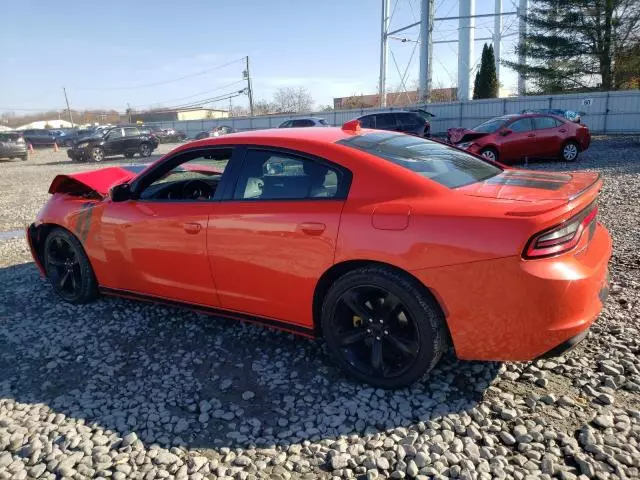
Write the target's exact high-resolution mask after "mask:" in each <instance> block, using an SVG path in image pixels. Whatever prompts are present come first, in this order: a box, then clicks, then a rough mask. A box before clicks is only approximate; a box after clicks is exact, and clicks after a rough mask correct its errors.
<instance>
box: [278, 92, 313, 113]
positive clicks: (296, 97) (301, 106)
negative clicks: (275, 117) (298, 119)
mask: <svg viewBox="0 0 640 480" xmlns="http://www.w3.org/2000/svg"><path fill="white" fill-rule="evenodd" d="M273 104H274V106H275V109H276V111H277V112H282V113H284V112H286V113H302V112H310V111H311V110H312V109H313V97H312V96H311V93H310V92H309V90H307V89H306V88H305V87H297V88H294V87H282V88H279V89H278V90H277V91H276V93H275V94H274V95H273Z"/></svg>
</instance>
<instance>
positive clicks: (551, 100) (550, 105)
mask: <svg viewBox="0 0 640 480" xmlns="http://www.w3.org/2000/svg"><path fill="white" fill-rule="evenodd" d="M552 107H553V97H549V110H551V108H552Z"/></svg>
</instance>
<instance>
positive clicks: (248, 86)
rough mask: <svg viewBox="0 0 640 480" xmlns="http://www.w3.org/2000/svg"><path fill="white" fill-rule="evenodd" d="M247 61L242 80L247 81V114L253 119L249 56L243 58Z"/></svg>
mask: <svg viewBox="0 0 640 480" xmlns="http://www.w3.org/2000/svg"><path fill="white" fill-rule="evenodd" d="M245 59H246V61H247V66H246V69H245V71H244V72H243V73H244V75H243V76H244V78H246V79H247V94H248V95H249V112H251V116H252V117H253V90H252V89H251V73H250V71H249V55H247V56H246V57H245Z"/></svg>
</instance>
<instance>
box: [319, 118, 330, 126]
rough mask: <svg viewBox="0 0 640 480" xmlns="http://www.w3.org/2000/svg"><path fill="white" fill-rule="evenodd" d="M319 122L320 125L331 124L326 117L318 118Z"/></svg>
mask: <svg viewBox="0 0 640 480" xmlns="http://www.w3.org/2000/svg"><path fill="white" fill-rule="evenodd" d="M318 123H319V124H320V125H325V126H327V127H328V126H329V124H328V123H327V121H326V120H325V119H324V118H321V119H320V120H318Z"/></svg>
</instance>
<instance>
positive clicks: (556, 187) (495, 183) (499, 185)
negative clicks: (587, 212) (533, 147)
mask: <svg viewBox="0 0 640 480" xmlns="http://www.w3.org/2000/svg"><path fill="white" fill-rule="evenodd" d="M599 179H600V175H599V174H598V173H593V172H566V173H558V172H541V171H533V170H515V169H508V170H504V171H503V172H502V173H501V174H500V175H496V176H495V177H491V178H489V179H487V180H484V181H482V182H477V183H472V184H470V185H465V186H464V187H460V188H458V189H457V190H458V191H459V192H462V193H464V194H465V195H469V196H473V197H483V198H495V199H498V200H511V201H518V202H529V203H531V202H540V201H549V200H556V201H562V202H563V203H564V202H570V201H572V200H573V199H575V198H577V197H579V196H580V195H582V194H583V193H584V192H586V191H587V190H589V189H590V188H591V187H593V186H595V185H596V184H599V183H601V182H600V181H599Z"/></svg>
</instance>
